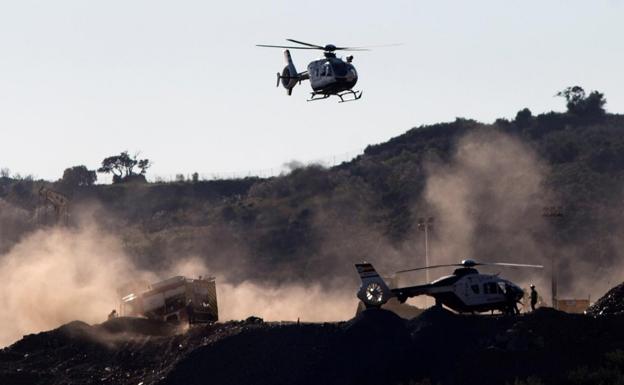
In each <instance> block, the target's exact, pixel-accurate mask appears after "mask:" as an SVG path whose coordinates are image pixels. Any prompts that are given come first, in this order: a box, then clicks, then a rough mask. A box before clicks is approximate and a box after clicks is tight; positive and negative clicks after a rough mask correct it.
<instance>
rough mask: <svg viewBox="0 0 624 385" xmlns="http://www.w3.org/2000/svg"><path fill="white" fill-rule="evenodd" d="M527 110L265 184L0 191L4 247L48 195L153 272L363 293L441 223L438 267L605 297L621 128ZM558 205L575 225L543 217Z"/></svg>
mask: <svg viewBox="0 0 624 385" xmlns="http://www.w3.org/2000/svg"><path fill="white" fill-rule="evenodd" d="M522 112H523V111H521V112H519V114H518V117H517V118H516V119H515V120H513V121H507V120H498V121H496V122H495V123H494V124H491V125H488V124H482V123H479V122H476V121H473V120H466V119H457V120H456V121H454V122H450V123H441V124H436V125H431V126H421V127H416V128H413V129H411V130H409V131H407V132H406V133H405V134H403V135H400V136H398V137H395V138H392V139H390V140H389V141H387V142H385V143H381V144H377V145H371V146H369V147H368V148H366V150H365V151H364V153H363V154H362V155H360V156H358V157H357V158H355V159H353V160H352V161H350V162H348V163H343V164H341V165H339V166H337V167H333V168H330V169H325V168H323V167H320V166H314V165H311V166H307V167H303V168H299V169H295V170H293V171H292V172H290V173H289V174H288V175H283V176H280V177H274V178H268V179H258V178H248V179H242V180H222V181H199V182H196V183H192V182H182V183H130V184H114V185H94V186H86V187H67V186H66V185H63V184H61V183H58V182H57V183H49V182H44V181H31V180H14V179H10V178H2V179H1V180H0V205H2V211H1V214H0V229H1V230H2V231H0V234H1V235H0V238H1V239H0V248H1V250H2V251H4V252H6V251H8V250H9V249H10V248H11V247H12V246H13V245H14V244H16V243H17V242H18V240H19V239H20V238H21V237H23V236H24V235H25V234H27V233H28V232H30V231H32V230H34V229H35V228H36V227H37V223H36V222H35V221H33V213H34V211H35V208H36V205H37V202H38V197H37V191H38V189H39V186H41V185H49V186H51V187H52V188H55V189H57V190H59V191H62V192H64V193H65V194H67V195H68V196H69V197H70V199H71V201H72V203H71V226H80V225H81V224H84V223H85V222H95V223H97V225H98V226H99V227H100V228H102V229H104V230H105V231H107V232H109V233H113V234H115V235H117V236H119V237H120V238H121V239H122V240H123V244H124V247H125V249H126V251H127V253H128V254H130V255H131V256H132V259H133V261H134V262H135V263H137V264H138V265H139V266H142V267H144V266H149V267H150V268H165V267H167V266H170V265H171V264H172V263H173V262H172V261H175V260H176V259H177V258H182V257H186V256H199V257H200V258H201V259H203V260H204V261H205V262H206V264H207V265H208V266H209V267H210V268H211V269H212V270H214V271H218V272H226V273H224V274H225V275H227V276H228V278H229V279H230V280H232V281H238V280H245V279H254V280H269V281H272V282H289V281H300V282H319V281H320V282H325V283H329V282H335V281H336V280H337V279H340V280H346V281H345V282H347V283H348V284H349V285H351V284H355V283H356V281H355V277H353V275H354V274H353V272H352V264H351V263H352V262H355V261H359V260H362V259H368V260H372V261H374V262H375V263H376V264H377V265H379V266H381V270H382V271H390V270H392V269H398V268H399V267H403V266H405V264H407V263H409V264H411V265H421V264H423V262H424V260H423V257H422V255H423V251H422V243H423V240H422V237H423V235H422V232H419V231H418V229H417V226H416V222H417V220H418V218H419V217H428V216H433V217H435V227H434V231H433V232H432V239H431V240H430V241H431V250H432V255H434V256H435V257H436V259H435V262H437V263H440V262H453V261H457V260H459V259H461V258H464V257H473V258H478V259H482V260H501V259H503V260H505V261H527V262H541V263H545V264H547V265H549V264H550V258H551V257H552V255H553V254H557V255H558V256H560V260H561V265H562V268H561V269H562V270H561V274H562V276H563V277H564V279H562V280H561V282H562V283H561V284H562V286H564V291H567V292H568V293H569V295H570V296H573V295H577V296H578V295H582V296H586V295H588V294H592V295H598V294H601V293H602V292H604V290H606V288H608V286H607V284H608V282H607V281H605V283H604V285H603V286H604V287H598V288H594V289H595V290H596V291H599V292H597V293H594V292H593V291H592V292H591V293H590V292H589V290H588V289H587V288H586V287H583V285H580V286H581V288H580V289H579V283H580V282H585V280H586V279H592V278H595V277H596V276H599V275H600V274H603V273H604V272H605V271H607V269H610V270H609V271H613V266H614V264H616V263H617V261H619V260H620V259H621V258H620V257H621V256H622V255H621V253H622V252H621V250H622V248H621V247H619V246H620V244H621V242H620V239H619V237H618V236H616V234H617V229H619V228H620V225H621V220H620V215H619V213H620V212H621V210H622V209H623V208H624V207H622V203H621V199H620V197H621V191H622V186H623V184H622V181H623V175H624V174H623V170H624V139H623V136H622V133H623V132H624V116H621V115H614V114H606V115H604V116H600V117H599V118H592V119H588V118H587V117H579V116H576V115H574V114H571V113H554V112H553V113H547V114H543V115H539V116H531V115H530V113H529V115H528V116H527V115H526V113H524V115H523V114H522ZM545 206H561V209H562V211H563V213H564V216H563V217H562V218H545V217H543V216H542V211H543V208H544V207H545ZM232 262H235V263H232ZM589 265H592V266H594V268H592V269H588V267H589ZM581 270H582V271H581ZM512 274H514V275H515V277H517V278H520V279H522V278H523V277H524V275H525V273H524V272H513V273H512ZM615 281H617V279H615V280H614V281H613V282H615ZM592 290H593V289H592Z"/></svg>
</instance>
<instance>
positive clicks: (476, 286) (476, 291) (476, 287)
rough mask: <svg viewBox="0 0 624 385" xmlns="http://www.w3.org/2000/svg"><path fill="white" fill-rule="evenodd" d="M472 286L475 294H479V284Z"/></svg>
mask: <svg viewBox="0 0 624 385" xmlns="http://www.w3.org/2000/svg"><path fill="white" fill-rule="evenodd" d="M470 288H471V289H472V291H473V292H474V293H475V294H479V285H472V286H470Z"/></svg>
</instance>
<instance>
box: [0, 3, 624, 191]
mask: <svg viewBox="0 0 624 385" xmlns="http://www.w3.org/2000/svg"><path fill="white" fill-rule="evenodd" d="M623 20H624V2H623V1H621V0H610V1H587V0H583V1H577V0H572V1H571V0H565V1H564V0H560V1H544V0H541V1H532V0H531V1H501V0H492V1H478V0H472V1H440V0H438V1H419V0H411V1H400V0H396V1H395V0H390V1H385V2H384V1H363V0H359V1H350V0H349V1H347V0H344V1H314V2H304V1H296V0H291V1H272V2H261V1H257V0H256V1H219V2H217V1H206V0H204V1H199V0H197V1H190V0H177V1H160V0H149V1H147V0H146V1H137V0H123V1H121V0H107V1H95V0H91V1H88V0H75V1H69V0H55V1H49V0H40V1H32V0H19V1H17V0H15V1H11V0H0V143H1V146H0V167H8V168H10V169H11V170H12V172H19V173H21V174H22V175H25V174H34V175H35V176H37V177H40V178H45V179H57V178H59V177H60V176H61V175H62V172H63V170H64V169H65V168H66V167H69V166H73V165H79V164H85V165H86V166H88V167H89V168H97V167H98V166H99V163H100V162H101V160H102V159H103V158H104V157H106V156H109V155H113V154H118V153H119V152H121V151H123V150H129V151H130V152H136V151H140V152H141V155H142V156H144V157H148V158H150V159H152V160H153V161H154V166H153V168H152V169H151V170H150V172H149V173H148V175H152V177H153V176H156V175H160V176H165V177H167V176H171V175H173V174H176V173H184V174H189V173H192V172H194V171H197V172H199V173H201V174H210V173H223V172H230V171H235V172H244V171H246V170H257V169H270V168H274V167H278V166H280V165H281V164H283V163H284V162H288V161H290V160H293V159H296V160H301V161H311V160H315V159H319V158H329V157H331V156H332V155H334V154H338V155H340V154H344V153H350V152H353V151H356V150H359V149H362V148H364V147H365V146H366V145H368V144H372V143H379V142H383V141H386V140H388V139H389V138H391V137H393V136H397V135H400V134H401V133H403V132H405V131H406V130H408V129H409V128H411V127H414V126H418V125H421V124H427V123H435V122H441V121H450V120H454V119H455V117H458V116H459V117H466V118H473V119H477V120H480V121H484V122H492V121H493V120H495V119H496V118H497V117H506V118H513V117H514V116H515V113H516V112H517V111H518V110H519V109H521V108H524V107H529V108H530V109H531V110H532V111H533V112H534V113H540V112H544V111H550V110H558V111H561V110H563V109H564V102H563V100H561V99H560V98H555V97H553V95H554V94H555V93H556V92H557V91H558V90H561V89H563V88H564V87H566V86H569V85H575V84H578V85H581V86H583V87H585V89H586V90H594V89H596V90H599V91H601V92H604V93H605V95H606V98H607V100H608V103H607V110H609V111H611V112H620V113H621V112H624V108H623V105H624V75H623V71H624V50H623V49H622V38H623V37H624V22H623ZM285 38H294V39H298V40H303V41H308V42H311V43H316V44H320V45H324V44H327V43H333V44H336V45H353V46H360V45H377V44H387V43H402V44H403V45H401V46H398V47H387V48H379V49H374V50H373V51H371V52H355V53H354V54H355V60H354V64H355V66H356V68H357V69H358V72H359V75H360V79H359V82H358V84H357V85H356V87H355V89H358V90H363V91H364V96H363V98H362V99H361V100H359V101H357V102H353V103H344V104H338V103H337V99H334V98H330V99H327V100H325V101H319V102H313V103H308V102H306V99H307V97H308V95H309V91H310V88H309V83H307V82H304V83H303V84H302V85H301V86H297V87H296V88H295V90H294V92H293V95H292V96H290V97H288V96H286V92H285V90H284V89H282V88H280V89H277V88H275V73H276V72H278V71H281V69H282V68H283V66H284V62H283V55H282V51H281V50H279V49H269V48H258V47H255V46H254V45H255V44H259V43H260V44H284V43H286V41H285V40H284V39H285ZM292 54H293V58H294V61H295V65H296V66H297V69H298V70H299V71H303V70H305V69H306V65H307V63H308V62H309V61H311V60H313V59H315V58H317V57H319V56H321V55H322V53H321V52H320V51H319V52H315V51H293V52H292Z"/></svg>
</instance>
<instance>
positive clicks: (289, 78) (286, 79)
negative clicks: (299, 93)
mask: <svg viewBox="0 0 624 385" xmlns="http://www.w3.org/2000/svg"><path fill="white" fill-rule="evenodd" d="M284 59H286V67H284V69H283V70H282V74H281V75H280V74H279V72H278V73H277V86H278V87H279V84H280V80H281V82H282V86H284V88H286V92H287V93H288V95H289V96H290V95H291V94H292V89H293V88H295V86H296V85H297V83H298V82H299V81H300V80H301V77H300V76H299V73H298V72H297V69H296V68H295V64H294V63H293V61H292V58H291V57H290V51H288V50H285V51H284Z"/></svg>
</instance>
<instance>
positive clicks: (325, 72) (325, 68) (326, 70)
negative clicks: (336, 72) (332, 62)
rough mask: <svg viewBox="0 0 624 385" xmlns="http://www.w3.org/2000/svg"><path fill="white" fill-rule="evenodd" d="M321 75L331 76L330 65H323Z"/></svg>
mask: <svg viewBox="0 0 624 385" xmlns="http://www.w3.org/2000/svg"><path fill="white" fill-rule="evenodd" d="M323 76H331V67H330V66H329V64H325V65H324V66H323Z"/></svg>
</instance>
